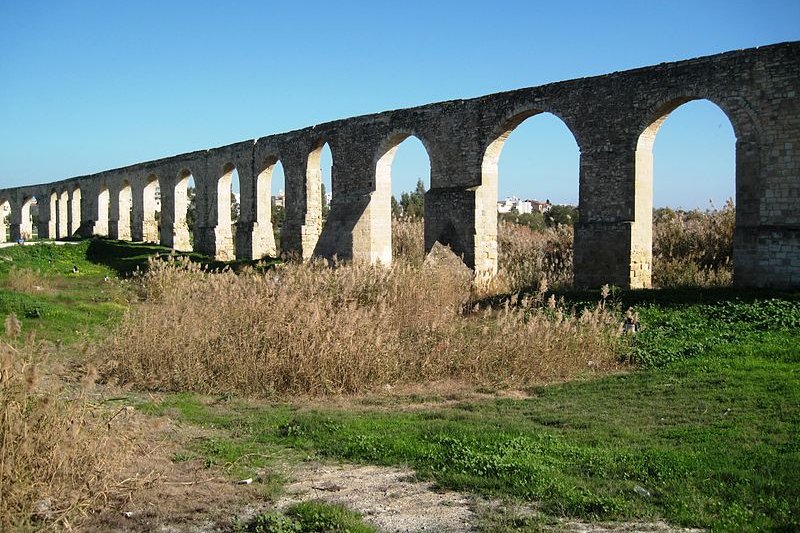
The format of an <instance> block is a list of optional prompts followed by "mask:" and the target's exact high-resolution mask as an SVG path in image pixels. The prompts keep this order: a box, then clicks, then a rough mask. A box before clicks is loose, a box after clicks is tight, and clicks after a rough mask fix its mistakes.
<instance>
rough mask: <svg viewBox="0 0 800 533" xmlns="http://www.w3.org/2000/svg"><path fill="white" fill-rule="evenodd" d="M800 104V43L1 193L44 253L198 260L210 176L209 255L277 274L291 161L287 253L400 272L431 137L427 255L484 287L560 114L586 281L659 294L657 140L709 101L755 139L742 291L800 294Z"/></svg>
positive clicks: (743, 145) (744, 153)
mask: <svg viewBox="0 0 800 533" xmlns="http://www.w3.org/2000/svg"><path fill="white" fill-rule="evenodd" d="M798 95H800V42H793V43H784V44H777V45H772V46H765V47H761V48H753V49H748V50H740V51H734V52H728V53H723V54H718V55H714V56H708V57H702V58H698V59H691V60H687V61H679V62H676V63H665V64H661V65H656V66H652V67H645V68H639V69H635V70H629V71H625V72H616V73H613V74H608V75H604V76H597V77H592V78H584V79H578V80H571V81H565V82H560V83H552V84H549V85H543V86H540V87H534V88H527V89H520V90H516V91H510V92H503V93H497V94H491V95H488V96H483V97H480V98H474V99H470V100H454V101H449V102H440V103H435V104H429V105H424V106H420V107H415V108H411V109H401V110H396V111H388V112H384V113H377V114H373V115H366V116H360V117H353V118H348V119H344V120H337V121H334V122H329V123H326V124H320V125H318V126H313V127H309V128H305V129H302V130H297V131H293V132H289V133H283V134H278V135H270V136H267V137H262V138H259V139H255V140H249V141H244V142H240V143H236V144H232V145H230V146H223V147H220V148H213V149H210V150H201V151H197V152H192V153H188V154H181V155H177V156H174V157H169V158H165V159H160V160H157V161H150V162H146V163H140V164H136V165H131V166H128V167H125V168H119V169H115V170H108V171H104V172H100V173H97V174H93V175H90V176H79V177H75V178H69V179H64V180H60V181H56V182H52V183H47V184H43V185H32V186H26V187H17V188H10V189H0V206H1V205H3V204H4V203H5V202H9V203H10V207H11V217H10V224H11V227H10V238H11V239H17V238H18V237H19V236H20V235H24V234H30V233H31V231H32V226H31V218H30V202H31V199H32V198H33V197H35V198H36V199H37V201H38V204H39V221H38V233H39V236H40V237H42V238H61V237H66V236H69V235H72V234H73V233H76V232H77V233H79V234H81V235H84V236H88V235H93V234H94V235H109V236H111V237H115V238H119V239H132V240H138V241H141V240H144V241H160V242H161V243H163V244H165V245H167V246H171V247H173V248H176V249H178V250H186V249H188V248H189V247H190V242H191V241H190V238H189V237H190V236H189V232H188V228H187V225H186V210H187V205H188V199H187V183H188V179H189V176H193V177H194V180H195V183H196V185H197V195H196V222H195V226H194V246H195V248H196V249H197V250H198V251H201V252H204V253H207V254H209V255H212V256H215V257H217V258H219V259H233V258H234V257H238V258H248V259H249V258H259V257H262V256H263V255H265V254H269V255H274V254H275V253H276V249H275V241H274V238H273V231H272V227H271V223H270V218H271V217H270V209H271V208H270V189H271V187H270V181H271V174H272V170H273V168H274V167H275V165H276V164H277V162H278V161H280V162H281V163H282V165H283V168H284V171H285V180H286V221H285V223H284V225H283V228H282V234H281V241H282V251H284V252H291V253H294V254H296V255H298V256H301V257H303V258H308V257H310V256H312V255H320V256H325V257H332V256H333V255H336V256H338V257H339V258H343V259H352V260H355V261H367V262H371V263H376V262H381V263H383V264H387V263H389V262H390V261H391V250H392V247H391V218H390V190H391V188H390V183H389V181H390V177H391V164H392V159H393V157H394V154H395V150H396V148H397V146H398V144H399V143H400V142H402V141H403V140H404V139H405V138H406V137H408V136H411V135H414V136H416V137H417V138H419V139H420V140H421V141H422V143H423V145H424V146H425V148H426V150H427V152H428V155H429V157H430V162H431V188H430V190H429V191H428V192H427V193H426V195H425V247H426V249H427V250H430V249H431V247H432V246H433V244H434V243H435V242H436V241H439V242H442V243H443V244H448V245H450V246H451V247H452V249H453V250H454V251H455V252H456V254H458V255H460V256H462V257H463V260H464V262H465V263H466V264H467V265H469V266H470V267H472V268H474V269H475V271H476V273H477V274H478V275H480V276H491V275H492V274H493V273H494V272H495V271H496V268H497V241H496V236H497V214H496V200H497V180H498V171H497V165H498V159H499V156H500V152H501V150H502V148H503V144H504V142H505V140H506V138H507V137H508V135H509V134H510V133H511V132H512V131H513V130H514V128H515V127H516V126H517V125H518V124H520V123H521V122H522V121H523V120H525V119H526V118H528V117H531V116H533V115H536V114H538V113H542V112H549V113H552V114H553V115H555V116H557V117H559V118H560V119H561V120H562V121H564V123H565V124H566V125H567V127H568V128H569V129H570V130H571V131H572V133H573V135H574V136H575V139H576V141H577V144H578V146H579V148H580V177H579V179H580V188H579V191H580V192H579V209H580V222H579V224H578V226H577V228H576V234H575V281H576V283H577V284H578V285H581V286H599V285H601V284H602V283H613V284H617V285H620V286H624V287H648V286H649V285H650V280H651V264H652V249H651V248H652V226H651V220H652V218H651V213H652V202H653V200H652V190H653V189H652V181H653V175H652V167H653V159H652V147H653V142H654V140H655V136H656V133H657V131H658V128H659V126H660V125H661V124H662V123H663V121H664V120H665V118H666V117H667V115H669V113H670V112H671V111H673V110H674V109H675V108H677V107H678V106H680V105H682V104H684V103H685V102H688V101H690V100H695V99H707V100H710V101H711V102H713V103H714V104H716V105H717V106H719V107H720V108H721V109H722V110H723V111H724V112H725V114H726V115H727V116H728V118H729V119H730V121H731V123H732V125H733V129H734V131H735V133H736V139H737V140H736V232H735V239H734V241H735V242H734V264H735V272H734V279H735V283H736V284H738V285H741V286H775V287H800V99H799V98H798ZM325 143H327V144H328V145H329V146H330V148H331V152H332V154H333V161H334V163H333V171H332V188H333V191H332V192H333V199H332V202H331V210H330V214H329V216H328V218H327V221H326V223H325V225H324V227H323V221H322V217H321V200H320V194H319V189H320V179H321V171H320V165H319V161H320V154H321V151H322V148H323V147H324V145H325ZM234 169H236V170H237V172H238V175H239V179H240V185H241V214H240V221H239V222H238V224H237V225H236V228H235V239H234V233H233V231H234V230H232V228H231V220H230V205H229V202H230V180H231V175H232V172H233V170H234ZM157 186H158V187H159V188H160V191H161V210H160V212H161V220H160V230H159V224H158V223H157V222H156V219H155V208H154V195H155V190H156V187H157ZM3 229H5V228H3ZM5 234H6V232H5V231H0V235H2V236H3V238H5ZM234 242H235V249H234Z"/></svg>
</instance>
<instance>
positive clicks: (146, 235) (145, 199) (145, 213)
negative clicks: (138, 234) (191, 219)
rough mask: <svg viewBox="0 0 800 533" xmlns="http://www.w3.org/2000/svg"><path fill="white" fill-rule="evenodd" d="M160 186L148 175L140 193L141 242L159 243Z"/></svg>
mask: <svg viewBox="0 0 800 533" xmlns="http://www.w3.org/2000/svg"><path fill="white" fill-rule="evenodd" d="M160 224H161V184H160V183H159V180H158V177H157V176H156V175H155V174H150V175H149V176H148V177H147V180H146V182H145V186H144V189H143V191H142V240H143V241H144V242H159V240H160V239H159V235H160V233H161V228H160Z"/></svg>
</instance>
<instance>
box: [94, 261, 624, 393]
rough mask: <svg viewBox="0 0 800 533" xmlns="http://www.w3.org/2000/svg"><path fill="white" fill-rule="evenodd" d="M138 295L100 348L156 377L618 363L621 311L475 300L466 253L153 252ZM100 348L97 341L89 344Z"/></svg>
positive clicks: (292, 377)
mask: <svg viewBox="0 0 800 533" xmlns="http://www.w3.org/2000/svg"><path fill="white" fill-rule="evenodd" d="M138 283H139V286H140V288H141V291H142V294H143V295H144V296H145V298H146V300H147V302H146V303H145V304H143V305H141V306H137V307H136V308H134V309H132V310H131V311H130V313H129V314H128V315H127V317H126V319H125V320H123V322H122V324H121V325H120V326H119V327H118V328H117V329H116V331H115V332H114V334H113V335H112V336H111V338H110V340H109V342H108V344H107V345H106V346H104V347H103V348H102V353H103V354H104V355H107V357H108V358H107V359H106V360H107V364H108V366H107V372H108V373H109V375H113V376H115V377H117V378H118V379H119V380H120V381H121V382H123V383H132V384H134V385H136V386H138V387H140V388H150V389H157V390H164V391H183V390H190V391H197V392H205V393H222V392H225V393H228V392H231V391H237V392H239V393H243V394H247V395H256V396H271V395H275V394H278V395H284V394H301V395H325V394H336V393H360V392H365V391H368V390H374V389H376V388H378V387H383V386H385V385H387V384H389V385H394V384H403V383H424V382H430V381H435V380H441V379H445V378H454V379H459V380H464V381H467V382H471V383H476V384H492V385H508V386H516V385H526V384H529V383H531V382H539V381H541V380H543V379H561V378H565V377H568V376H571V375H575V374H576V373H580V372H585V371H587V370H588V371H593V370H595V369H603V368H608V367H609V366H613V365H614V364H615V363H614V361H615V357H614V348H615V346H616V343H617V342H618V340H617V339H618V337H617V328H618V325H619V322H620V317H619V316H618V315H617V314H616V313H613V312H610V311H609V310H607V309H605V307H603V308H600V307H598V308H597V309H595V310H591V311H586V312H584V313H580V314H579V313H577V312H575V311H573V310H569V309H565V308H564V307H563V306H560V305H558V304H557V302H556V301H555V299H554V298H553V299H550V300H549V301H548V302H547V303H546V302H545V301H544V292H541V293H539V294H538V295H537V296H536V297H534V298H529V299H526V300H524V301H520V302H514V304H511V303H509V304H508V305H507V306H506V307H504V308H502V309H500V310H492V309H473V308H472V306H471V304H470V292H471V274H470V272H469V270H467V269H466V268H465V267H464V266H463V264H460V262H458V261H453V262H426V263H425V264H423V265H420V266H415V265H411V264H409V263H408V262H406V261H403V260H402V259H398V260H397V261H395V263H394V265H393V266H392V267H391V268H383V267H372V266H365V265H353V264H347V265H339V266H337V267H336V268H328V267H327V266H325V265H324V264H321V263H310V264H305V265H303V264H287V265H284V266H282V267H280V268H277V269H275V270H273V271H270V272H268V273H266V274H258V273H256V272H252V271H248V272H244V273H240V274H239V275H237V274H234V273H232V272H230V271H225V272H221V273H211V272H208V271H204V270H202V269H200V268H199V267H197V266H195V265H192V264H190V263H187V262H185V261H182V260H176V261H171V262H154V263H152V264H151V265H150V268H149V270H148V272H147V274H145V275H144V276H143V277H141V278H140V279H139V280H138ZM98 355H99V354H98Z"/></svg>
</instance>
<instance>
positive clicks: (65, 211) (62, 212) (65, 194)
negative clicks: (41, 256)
mask: <svg viewBox="0 0 800 533" xmlns="http://www.w3.org/2000/svg"><path fill="white" fill-rule="evenodd" d="M57 220H58V224H57V227H56V232H57V236H58V238H59V239H65V238H67V237H69V236H70V235H71V233H70V231H69V191H67V189H66V188H65V189H61V192H60V193H58V219H57Z"/></svg>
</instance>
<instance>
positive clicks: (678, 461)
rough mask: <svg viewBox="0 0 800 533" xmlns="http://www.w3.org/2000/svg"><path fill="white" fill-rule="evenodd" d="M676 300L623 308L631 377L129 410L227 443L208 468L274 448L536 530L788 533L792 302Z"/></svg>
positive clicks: (182, 399) (794, 423)
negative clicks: (616, 526) (642, 526)
mask: <svg viewBox="0 0 800 533" xmlns="http://www.w3.org/2000/svg"><path fill="white" fill-rule="evenodd" d="M686 296H687V295H684V294H681V293H680V292H676V291H673V292H672V293H650V294H649V295H648V294H647V293H643V292H640V293H633V294H629V295H622V299H623V300H628V301H630V302H636V303H637V304H638V305H637V307H638V308H639V309H640V315H641V319H642V322H643V326H644V329H643V331H642V332H641V333H640V334H639V336H638V337H637V338H636V340H635V342H634V343H633V346H632V348H631V352H630V354H629V355H630V357H632V358H634V359H636V360H639V361H641V362H642V363H643V366H645V367H646V368H644V369H642V370H638V371H633V372H627V373H623V374H619V375H614V376H610V377H605V378H600V379H592V380H585V381H580V380H578V381H573V382H570V383H564V384H555V385H549V386H541V387H534V388H532V389H530V390H529V391H528V393H529V394H530V397H529V398H527V399H523V400H519V399H495V400H488V401H487V400H480V401H478V400H464V401H458V402H456V403H455V404H453V405H448V406H447V407H430V405H436V403H438V402H443V401H444V400H447V399H448V398H443V397H437V396H430V397H428V396H418V397H412V398H408V397H406V398H396V397H377V398H367V399H362V400H360V401H354V402H353V404H352V405H351V406H350V408H349V409H344V410H343V409H341V408H336V409H324V408H319V407H315V408H309V407H302V406H298V405H277V406H275V405H270V406H267V405H254V404H244V403H239V402H237V401H235V400H229V401H221V402H220V401H219V398H215V399H212V400H204V399H202V398H201V397H197V396H192V395H177V396H172V397H168V398H166V399H164V400H163V401H162V402H160V403H156V404H153V403H148V404H144V405H142V409H144V410H145V411H146V412H151V413H164V412H167V411H169V412H173V413H174V412H179V413H180V416H181V417H182V418H183V420H185V421H186V422H189V423H192V424H199V425H207V426H211V427H215V428H220V429H223V430H225V431H227V432H229V433H228V434H229V435H230V436H229V438H226V439H220V438H215V439H210V440H201V441H199V442H197V443H195V447H194V448H193V449H192V453H194V454H197V455H198V456H200V457H205V458H206V460H207V461H208V462H209V463H210V464H214V463H216V464H227V463H232V462H237V461H238V460H239V459H240V458H241V457H243V456H245V455H246V454H256V455H250V457H256V459H254V460H249V462H248V461H247V460H246V461H244V462H243V463H242V462H239V463H238V464H239V467H240V468H242V469H245V470H246V469H247V468H258V467H261V466H263V463H262V461H261V460H259V459H257V457H258V455H257V454H259V453H261V452H266V451H267V450H270V449H274V447H276V446H280V447H287V446H288V447H291V448H294V449H297V450H301V451H302V452H304V453H307V454H310V455H312V456H316V455H318V456H321V457H327V458H334V459H341V460H346V461H353V462H366V463H376V464H384V465H409V466H411V467H413V468H414V469H415V471H416V472H417V473H418V475H419V476H420V477H421V478H425V479H433V480H435V481H436V482H437V483H439V484H440V485H441V486H443V487H448V488H453V489H459V490H464V491H468V492H476V493H479V494H482V495H486V496H490V497H500V498H512V499H518V500H521V501H529V502H535V503H536V504H537V505H538V506H539V509H540V510H541V511H543V512H544V513H545V514H546V515H547V516H549V517H551V518H555V517H562V516H567V517H578V518H583V519H589V520H597V519H601V520H608V519H612V520H633V519H646V520H650V519H656V518H663V519H665V520H667V521H668V522H670V523H674V524H680V525H685V526H700V527H708V528H711V529H712V530H715V531H717V530H719V531H763V530H774V531H793V530H796V529H797V528H798V527H800V517H799V516H798V512H800V509H798V501H800V468H798V465H800V374H798V364H797V363H798V358H799V357H800V356H799V355H798V349H797V346H799V345H800V342H798V341H800V335H799V334H798V329H797V327H796V325H797V321H798V320H800V303H799V302H798V299H797V295H796V294H795V295H788V294H772V295H763V296H762V297H761V298H757V297H756V293H748V292H742V291H732V290H728V291H718V293H717V294H715V295H713V298H709V299H703V301H701V302H698V301H697V298H687V297H686ZM415 402H416V403H422V402H424V403H425V405H426V407H424V408H415V407H414V403H415ZM244 473H245V471H242V472H240V474H242V475H243V474H244ZM495 518H496V519H497V520H498V522H497V523H495V524H494V526H493V527H499V526H498V524H499V523H500V522H501V521H502V519H503V517H500V516H498V517H495ZM513 523H515V524H516V525H517V526H519V525H520V524H521V523H523V524H524V523H525V520H522V522H519V520H518V521H516V522H513ZM529 525H530V527H531V528H534V529H535V528H537V527H539V525H540V521H539V520H535V521H532V522H531V524H529Z"/></svg>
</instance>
